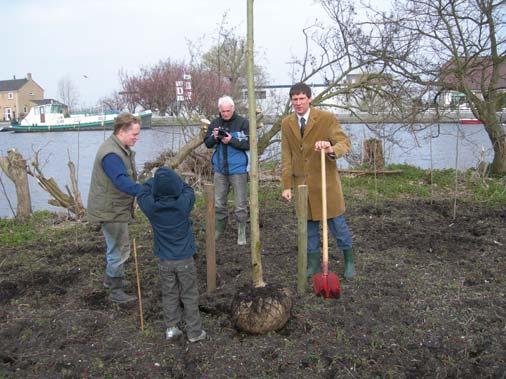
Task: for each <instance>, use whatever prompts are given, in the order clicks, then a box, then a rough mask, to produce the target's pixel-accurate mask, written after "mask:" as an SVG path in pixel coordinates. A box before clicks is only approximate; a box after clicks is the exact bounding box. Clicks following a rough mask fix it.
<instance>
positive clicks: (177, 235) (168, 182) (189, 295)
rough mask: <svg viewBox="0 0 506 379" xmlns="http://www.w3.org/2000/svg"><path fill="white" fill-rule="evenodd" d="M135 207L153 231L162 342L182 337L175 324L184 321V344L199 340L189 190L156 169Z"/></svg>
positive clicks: (173, 175) (168, 172)
mask: <svg viewBox="0 0 506 379" xmlns="http://www.w3.org/2000/svg"><path fill="white" fill-rule="evenodd" d="M137 203H138V204H139V206H140V208H141V210H142V211H143V212H144V214H145V215H146V217H147V218H148V220H149V222H150V223H151V227H152V229H153V237H154V242H153V252H154V254H155V255H156V256H157V257H158V258H159V261H158V268H159V271H160V281H161V284H162V304H163V314H164V318H165V323H166V327H167V330H166V332H165V335H166V338H167V339H168V340H171V339H175V338H178V337H180V336H181V335H182V334H183V332H182V331H181V330H180V329H179V327H178V324H179V323H180V322H181V321H182V319H184V321H185V323H186V334H187V337H188V340H189V341H190V342H197V341H200V340H203V339H205V338H206V332H205V331H204V330H203V329H202V320H201V318H200V313H199V307H198V298H199V293H198V287H197V273H196V269H195V262H194V259H193V256H194V254H195V251H196V248H195V238H194V236H193V232H192V222H191V220H190V212H191V210H192V208H193V204H194V203H195V194H194V192H193V189H192V188H191V187H190V186H189V185H188V184H187V183H185V182H184V181H183V180H182V179H181V178H180V177H179V176H178V175H177V174H176V173H175V172H174V171H173V170H171V169H170V168H167V167H160V168H159V169H158V170H157V171H156V173H155V176H154V178H152V179H149V180H148V181H146V182H145V183H144V185H143V189H142V191H141V192H140V193H139V195H138V196H137ZM181 303H182V304H183V307H181ZM182 316H183V317H182Z"/></svg>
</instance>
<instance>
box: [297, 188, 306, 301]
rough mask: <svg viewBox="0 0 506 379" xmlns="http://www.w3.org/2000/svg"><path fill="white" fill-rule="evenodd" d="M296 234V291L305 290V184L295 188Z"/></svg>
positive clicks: (301, 291)
mask: <svg viewBox="0 0 506 379" xmlns="http://www.w3.org/2000/svg"><path fill="white" fill-rule="evenodd" d="M297 236H298V246H299V250H298V253H297V292H298V293H299V294H302V293H304V291H305V290H306V283H307V280H306V275H307V186H306V185H300V186H299V187H298V188H297Z"/></svg>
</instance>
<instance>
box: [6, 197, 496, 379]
mask: <svg viewBox="0 0 506 379" xmlns="http://www.w3.org/2000/svg"><path fill="white" fill-rule="evenodd" d="M451 207H452V204H451V202H450V201H444V200H441V201H437V202H433V203H431V202H429V201H428V200H418V199H406V200H399V201H389V202H385V203H378V204H372V203H364V202H363V201H358V200H354V199H348V208H349V209H348V222H349V225H350V228H351V230H352V233H353V236H354V249H355V257H356V266H357V272H358V276H357V277H356V278H355V279H354V280H353V281H349V282H346V281H342V282H341V285H342V296H341V298H340V299H338V300H327V301H325V300H323V299H322V298H319V297H316V296H314V295H313V294H312V293H311V288H310V287H309V286H308V290H307V292H306V293H304V294H299V295H294V297H293V302H294V306H293V309H292V315H291V317H290V319H289V321H288V323H287V324H286V326H285V327H284V328H283V329H281V330H279V331H278V332H272V333H269V334H267V335H248V334H244V333H241V332H238V331H237V330H236V329H235V328H234V326H233V325H232V323H231V318H230V315H229V309H230V303H231V300H232V298H233V296H234V293H235V292H236V291H237V289H239V288H240V287H242V286H244V285H246V284H249V283H251V258H250V253H249V246H237V245H235V244H234V242H235V239H236V231H235V229H234V225H229V226H228V228H227V231H226V234H225V238H223V239H221V240H220V241H219V242H218V244H217V264H218V272H219V277H218V286H219V288H218V290H217V291H216V292H214V293H213V294H211V295H208V294H206V287H205V284H206V280H205V278H206V276H205V274H206V273H205V268H206V258H205V246H204V236H205V220H204V218H205V217H204V214H203V211H198V210H197V211H196V212H195V215H194V220H195V221H194V230H195V233H196V237H197V239H198V247H199V248H198V250H199V252H198V257H197V265H198V271H199V286H200V291H201V312H202V316H203V322H204V327H205V330H206V331H207V332H208V335H209V339H208V340H206V341H204V342H199V343H196V344H190V343H188V342H187V341H186V340H185V339H180V340H179V341H176V342H167V341H165V339H164V334H163V332H164V325H163V317H162V313H161V293H160V288H159V283H158V272H157V268H156V260H155V258H154V256H153V255H152V253H151V232H150V230H149V228H148V227H147V225H146V223H145V221H141V222H139V223H138V224H134V225H132V227H131V234H132V237H135V238H136V241H137V252H138V258H139V265H140V271H141V278H142V296H143V306H144V321H145V331H144V332H143V333H141V332H140V331H139V317H138V308H137V304H134V305H131V306H117V305H114V304H112V303H111V302H110V301H109V300H108V297H107V292H106V290H105V289H104V288H103V287H102V277H103V266H104V249H105V244H104V240H103V237H102V235H101V233H100V231H99V230H97V229H96V228H94V227H93V226H91V225H88V224H77V225H74V226H72V227H68V226H62V225H55V228H57V227H61V228H62V229H65V230H67V229H68V232H61V230H60V232H61V233H59V234H58V236H59V237H58V238H55V237H53V236H52V235H48V236H41V238H40V241H38V242H37V243H33V244H26V245H25V246H23V247H22V248H19V249H9V248H8V249H5V248H2V251H1V252H0V275H1V278H0V341H1V342H0V377H18V378H39V377H41V378H116V377H117V378H138V377H145V378H162V377H171V378H183V377H191V378H197V377H203V378H228V377H255V378H264V377H265V378H271V377H280V378H335V377H339V378H341V377H342V378H348V377H350V378H357V377H361V378H365V377H367V378H369V377H396V378H423V377H430V378H434V377H444V378H447V377H455V378H478V377H480V378H505V377H506V279H505V272H506V206H501V207H496V208H493V209H490V208H486V207H483V206H481V205H479V204H473V203H466V204H459V207H458V209H457V217H456V218H455V219H453V211H452V208H451ZM260 219H261V229H260V230H261V244H262V262H263V270H264V279H265V280H266V281H267V282H269V283H272V284H275V285H282V286H285V287H288V288H289V289H291V290H292V292H293V293H294V294H296V256H297V235H296V220H295V214H294V210H293V209H292V208H291V207H290V206H287V205H286V204H284V203H282V202H281V201H278V200H266V201H264V202H263V203H262V206H261V212H260ZM56 224H57V222H56ZM330 258H331V265H330V269H331V271H335V272H336V273H337V274H338V275H339V276H340V275H341V273H342V270H343V262H342V257H341V255H340V254H339V253H337V250H336V246H335V242H334V241H330ZM128 279H129V280H130V285H129V287H128V290H129V292H135V271H134V265H133V258H131V259H130V260H129V261H128Z"/></svg>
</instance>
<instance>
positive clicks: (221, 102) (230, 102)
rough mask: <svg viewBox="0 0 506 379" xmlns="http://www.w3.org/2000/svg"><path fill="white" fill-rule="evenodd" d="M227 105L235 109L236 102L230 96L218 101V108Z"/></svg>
mask: <svg viewBox="0 0 506 379" xmlns="http://www.w3.org/2000/svg"><path fill="white" fill-rule="evenodd" d="M225 104H228V105H232V106H233V107H235V104H234V100H233V99H232V98H231V97H230V96H222V97H220V98H219V99H218V108H219V107H221V106H222V105H225Z"/></svg>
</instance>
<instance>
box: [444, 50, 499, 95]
mask: <svg viewBox="0 0 506 379" xmlns="http://www.w3.org/2000/svg"><path fill="white" fill-rule="evenodd" d="M441 71H442V75H441V79H442V80H443V81H444V82H446V83H449V84H457V83H458V82H459V78H460V77H463V78H464V79H463V85H464V86H465V87H467V88H470V89H472V90H476V91H480V90H481V84H482V82H483V83H484V84H485V86H488V85H489V84H490V79H491V76H492V59H491V58H490V57H475V58H472V59H469V60H468V61H467V62H466V61H465V60H464V59H463V60H462V63H461V66H460V65H457V64H456V62H455V61H454V60H453V61H451V62H448V63H447V64H445V66H444V67H443V69H442V70H441ZM498 71H499V77H498V80H497V83H496V85H495V88H496V89H506V60H505V59H504V58H502V63H501V64H499V70H498Z"/></svg>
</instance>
